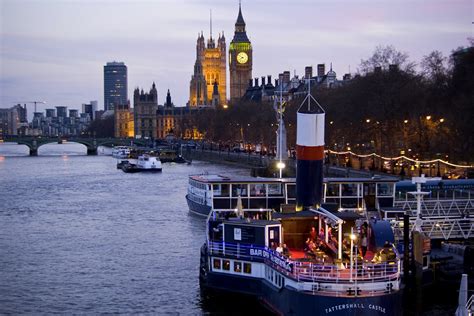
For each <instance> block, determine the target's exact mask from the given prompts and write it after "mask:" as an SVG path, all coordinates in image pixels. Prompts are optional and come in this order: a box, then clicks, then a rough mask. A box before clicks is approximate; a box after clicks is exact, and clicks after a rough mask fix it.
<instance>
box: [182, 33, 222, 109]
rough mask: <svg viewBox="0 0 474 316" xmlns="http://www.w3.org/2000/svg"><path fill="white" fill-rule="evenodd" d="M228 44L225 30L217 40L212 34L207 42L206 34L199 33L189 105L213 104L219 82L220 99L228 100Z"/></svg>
mask: <svg viewBox="0 0 474 316" xmlns="http://www.w3.org/2000/svg"><path fill="white" fill-rule="evenodd" d="M226 63H227V61H226V44H225V37H224V32H222V35H221V34H219V37H218V39H217V46H216V41H215V40H214V39H213V38H212V24H211V34H210V37H209V39H208V40H207V45H206V44H205V40H204V35H203V33H202V32H201V34H200V35H198V39H197V43H196V63H195V64H194V74H193V76H192V77H191V82H190V87H189V91H190V93H189V106H191V107H197V106H208V105H211V104H212V95H213V92H214V83H216V82H217V86H218V89H219V91H218V92H219V99H220V100H221V102H225V101H226V89H227V83H226V80H227V79H226Z"/></svg>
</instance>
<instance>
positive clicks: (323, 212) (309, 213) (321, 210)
mask: <svg viewBox="0 0 474 316" xmlns="http://www.w3.org/2000/svg"><path fill="white" fill-rule="evenodd" d="M319 215H321V216H322V217H324V218H327V219H328V220H330V221H332V222H334V223H337V224H339V223H341V224H342V222H343V220H342V219H340V218H339V217H337V216H336V215H334V214H333V213H331V212H329V211H328V210H326V209H324V208H322V207H319V208H318V209H313V208H311V209H309V210H304V211H300V212H293V213H273V214H272V218H274V219H288V218H310V217H312V218H314V217H315V216H319Z"/></svg>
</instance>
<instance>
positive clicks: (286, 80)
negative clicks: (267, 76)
mask: <svg viewBox="0 0 474 316" xmlns="http://www.w3.org/2000/svg"><path fill="white" fill-rule="evenodd" d="M283 82H284V83H289V82H290V72H289V71H285V72H283Z"/></svg>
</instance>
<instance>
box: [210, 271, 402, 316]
mask: <svg viewBox="0 0 474 316" xmlns="http://www.w3.org/2000/svg"><path fill="white" fill-rule="evenodd" d="M201 285H202V286H204V287H207V288H211V289H214V290H219V291H227V292H235V293H240V294H246V295H252V296H255V297H257V298H258V299H259V301H261V302H262V304H263V305H264V306H265V307H266V308H268V309H269V310H271V311H272V312H274V313H276V314H280V315H312V316H314V315H335V316H339V315H354V316H357V315H390V316H392V315H402V314H403V311H402V301H401V291H397V292H393V293H391V294H385V295H380V296H371V297H335V296H326V295H317V294H312V293H305V292H299V291H296V290H294V289H291V288H288V287H284V288H282V289H277V288H275V287H274V286H273V285H271V284H270V283H269V282H267V281H265V280H263V279H255V278H250V277H242V276H237V275H229V274H221V273H215V272H208V273H207V275H206V276H205V277H204V278H202V280H201Z"/></svg>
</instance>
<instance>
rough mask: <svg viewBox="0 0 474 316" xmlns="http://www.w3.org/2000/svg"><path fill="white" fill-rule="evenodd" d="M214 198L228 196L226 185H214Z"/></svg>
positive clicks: (227, 186)
mask: <svg viewBox="0 0 474 316" xmlns="http://www.w3.org/2000/svg"><path fill="white" fill-rule="evenodd" d="M213 188H214V196H229V185H228V184H214V185H213Z"/></svg>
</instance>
